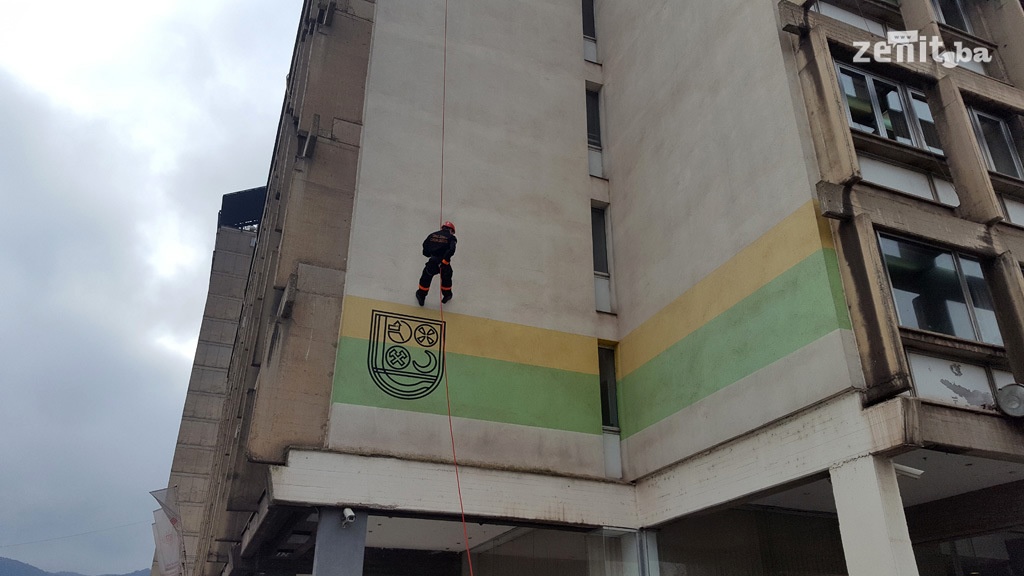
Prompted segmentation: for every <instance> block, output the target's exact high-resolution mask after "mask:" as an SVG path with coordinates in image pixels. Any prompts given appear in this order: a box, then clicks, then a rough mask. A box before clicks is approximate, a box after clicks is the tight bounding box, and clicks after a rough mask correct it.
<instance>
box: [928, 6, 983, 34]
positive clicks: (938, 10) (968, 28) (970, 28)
mask: <svg viewBox="0 0 1024 576" xmlns="http://www.w3.org/2000/svg"><path fill="white" fill-rule="evenodd" d="M949 1H950V2H953V3H954V4H956V9H957V11H958V12H959V13H960V18H961V19H962V20H963V21H964V28H961V27H959V26H956V25H954V24H950V23H949V22H948V21H947V18H946V13H945V12H943V10H942V6H941V5H940V4H939V0H932V8H934V9H935V16H936V17H937V18H938V20H939V22H940V23H941V24H945V25H946V26H949V27H950V28H953V29H954V30H960V31H962V32H966V33H968V34H974V25H973V24H972V23H971V18H970V16H969V15H968V13H967V10H965V9H964V5H963V2H961V1H960V0H949Z"/></svg>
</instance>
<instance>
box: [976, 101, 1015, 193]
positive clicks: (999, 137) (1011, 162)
mask: <svg viewBox="0 0 1024 576" xmlns="http://www.w3.org/2000/svg"><path fill="white" fill-rule="evenodd" d="M971 116H972V118H973V120H974V130H975V133H976V134H977V136H978V142H979V143H980V144H981V151H982V153H983V154H984V155H985V159H986V160H987V161H988V167H989V169H991V170H993V171H995V172H999V173H1000V174H1005V175H1006V176H1011V177H1013V178H1021V176H1022V175H1024V168H1021V163H1020V156H1019V155H1018V153H1017V149H1016V146H1014V141H1013V136H1012V135H1011V133H1010V128H1009V126H1007V125H1006V122H1005V121H1004V120H1003V119H1002V118H997V117H996V116H991V115H989V114H985V113H984V112H979V111H977V110H973V109H972V110H971Z"/></svg>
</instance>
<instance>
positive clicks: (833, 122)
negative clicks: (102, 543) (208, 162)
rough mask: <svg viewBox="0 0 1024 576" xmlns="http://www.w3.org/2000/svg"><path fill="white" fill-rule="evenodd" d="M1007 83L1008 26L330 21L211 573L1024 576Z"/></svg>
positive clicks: (849, 10)
mask: <svg viewBox="0 0 1024 576" xmlns="http://www.w3.org/2000/svg"><path fill="white" fill-rule="evenodd" d="M908 30H910V31H917V32H918V34H919V37H921V38H933V37H934V38H941V39H942V41H943V42H944V45H945V46H946V47H947V48H950V49H953V53H954V55H955V54H957V52H956V47H963V46H967V47H968V48H969V52H970V54H971V55H972V59H971V60H969V61H968V60H966V59H964V61H963V62H960V63H958V64H957V65H954V66H949V65H948V64H950V62H948V61H935V60H933V59H914V58H910V57H907V56H908V54H907V52H906V49H903V50H904V52H903V56H904V57H901V58H894V57H892V56H893V54H894V53H895V51H896V49H895V48H894V44H891V43H889V40H888V38H887V36H886V34H887V33H889V32H894V31H897V32H898V31H908ZM864 46H867V47H868V48H865V49H863V50H862V48H863V47H864ZM976 52H977V53H979V54H982V53H983V54H984V55H987V56H988V57H990V58H989V61H987V62H986V61H982V60H984V58H981V59H979V61H975V60H974V59H973V55H974V54H975V53H976ZM865 54H867V55H868V57H867V58H864V57H863V56H864V55H865ZM1019 86H1024V10H1022V7H1021V4H1020V3H1019V2H1018V1H1017V0H935V1H934V2H933V1H932V0H901V2H899V5H897V4H896V3H895V2H890V1H887V0H830V1H829V2H828V3H825V2H813V1H808V2H801V3H798V2H791V1H790V0H783V1H781V2H777V3H776V2H771V1H768V0H720V1H717V2H664V1H658V2H646V3H641V2H635V1H631V0H593V1H591V0H584V1H583V2H580V1H578V0H529V1H527V2H525V3H508V2H499V1H498V0H473V1H467V0H447V1H446V0H417V1H415V2H414V1H411V0H378V1H377V2H370V1H367V0H340V1H336V2H335V1H326V0H318V1H313V0H307V2H305V5H304V7H303V12H302V18H301V22H300V26H299V31H298V34H297V37H296V44H295V52H294V56H293V60H292V64H291V70H290V72H289V76H288V88H287V92H286V94H285V102H284V106H283V110H282V119H281V123H280V128H279V132H278V138H277V142H276V146H275V152H274V157H273V160H272V164H271V168H270V174H269V179H268V184H267V204H266V208H265V211H264V214H263V219H262V221H261V224H260V227H259V233H258V242H257V244H256V247H255V253H254V257H253V261H252V267H251V271H250V274H249V277H248V280H247V287H246V290H245V294H244V299H243V301H242V305H241V314H240V320H239V329H238V333H237V336H236V337H235V339H234V345H233V349H232V354H231V359H230V365H229V366H228V368H227V384H226V392H225V401H224V404H223V412H222V415H221V417H220V420H219V427H218V430H217V433H216V439H215V441H214V436H213V434H212V432H211V433H210V435H209V436H207V439H208V440H209V441H210V442H212V443H214V445H215V449H214V450H213V451H212V453H213V454H215V455H216V456H215V457H214V458H213V460H212V462H211V468H210V470H211V472H210V476H209V478H210V481H209V484H208V490H207V491H206V493H205V495H204V497H205V498H204V501H203V512H202V514H201V523H200V525H199V526H198V527H197V528H196V533H197V535H196V541H195V542H196V544H195V546H196V555H195V558H196V562H195V565H194V567H193V570H194V574H197V575H198V574H206V575H215V574H223V575H225V576H233V575H252V574H268V573H275V574H278V573H279V574H313V575H315V576H336V575H342V574H344V575H350V574H372V575H378V574H379V575H397V574H471V573H472V574H519V573H531V574H548V573H551V574H554V573H556V572H558V573H563V574H565V573H568V574H581V575H584V574H585V575H593V574H609V575H612V574H616V575H617V574H622V575H633V574H635V575H637V576H640V575H652V574H654V575H658V574H665V575H675V574H679V575H682V574H687V575H691V574H815V575H817V574H821V575H825V574H850V575H853V576H860V575H868V574H872V575H874V574H924V575H931V574H934V575H940V574H941V575H945V574H956V575H958V576H967V575H968V574H973V573H977V574H983V575H989V574H1000V575H1002V574H1020V573H1024V442H1022V441H1024V427H1022V420H1021V419H1019V418H1016V417H1014V416H1013V415H1012V413H1014V411H1015V410H1016V408H1015V402H1017V401H1018V400H1015V398H1017V396H1015V394H1017V395H1019V392H1020V386H1019V385H1017V384H1014V383H1015V382H1024V277H1022V272H1021V262H1022V260H1024V214H1022V212H1024V166H1022V164H1021V156H1022V152H1024V146H1022V144H1024V122H1022V114H1024V91H1022V90H1021V89H1020V88H1019ZM444 220H451V221H454V222H455V223H456V225H457V235H458V237H459V239H460V243H459V248H458V251H457V253H456V254H455V256H454V258H453V260H452V266H453V269H454V272H455V274H454V294H455V299H454V300H453V301H452V302H450V303H448V304H445V305H444V307H443V309H442V308H440V307H439V305H438V304H439V303H438V300H437V298H438V289H437V287H436V283H435V287H434V289H433V291H432V293H431V295H430V297H429V299H428V302H427V305H426V306H425V307H419V306H417V305H416V302H415V300H414V298H413V292H414V291H415V289H416V285H415V283H416V279H417V277H418V274H419V272H420V269H421V267H422V265H423V259H422V257H421V255H420V243H421V242H422V239H423V237H424V236H426V235H427V234H428V233H430V232H431V231H433V230H435V229H437V228H438V227H439V223H440V222H441V221H444ZM453 445H454V447H455V448H456V451H457V454H458V463H459V466H458V468H457V469H456V467H455V466H453V453H452V452H453ZM456 473H458V474H456ZM463 510H464V514H465V518H466V523H465V524H463V523H462V522H460V516H461V515H462V513H463ZM467 550H468V552H467Z"/></svg>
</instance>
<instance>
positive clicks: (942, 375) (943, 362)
mask: <svg viewBox="0 0 1024 576" xmlns="http://www.w3.org/2000/svg"><path fill="white" fill-rule="evenodd" d="M907 361H908V362H909V363H910V373H911V375H912V376H913V378H914V390H915V392H916V393H917V397H918V398H927V399H929V400H935V401H938V402H942V403H944V404H952V405H954V406H964V407H970V408H980V409H982V410H995V409H996V400H995V391H996V390H999V389H1001V388H1003V387H1004V386H1006V385H1007V384H1012V383H1013V374H1011V373H1010V372H1006V371H1005V370H997V369H994V368H992V367H989V366H981V365H978V364H972V363H969V362H963V361H961V360H959V359H951V358H936V357H934V356H928V355H925V354H919V353H917V352H912V351H908V352H907Z"/></svg>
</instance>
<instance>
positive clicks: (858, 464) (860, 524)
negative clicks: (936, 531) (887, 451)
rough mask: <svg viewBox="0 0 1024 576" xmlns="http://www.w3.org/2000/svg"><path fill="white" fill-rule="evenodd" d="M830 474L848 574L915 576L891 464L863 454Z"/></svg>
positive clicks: (916, 572)
mask: <svg viewBox="0 0 1024 576" xmlns="http://www.w3.org/2000/svg"><path fill="white" fill-rule="evenodd" d="M829 475H830V476H831V479H832V492H833V494H834V495H835V502H836V511H837V512H838V513H839V532H840V534H841V535H842V538H843V552H844V555H845V556H846V567H847V569H848V572H849V574H850V576H876V575H878V574H887V575H890V576H918V571H917V561H916V560H915V558H914V549H913V547H912V546H911V544H910V533H909V531H908V529H907V519H906V517H904V515H903V499H902V498H901V497H900V487H899V485H898V484H897V483H896V470H895V469H894V468H893V466H892V462H890V461H889V459H887V458H880V457H877V456H864V457H862V458H856V459H854V460H850V461H847V462H843V463H841V464H839V465H838V466H835V467H833V468H832V469H831V470H830V471H829Z"/></svg>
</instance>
